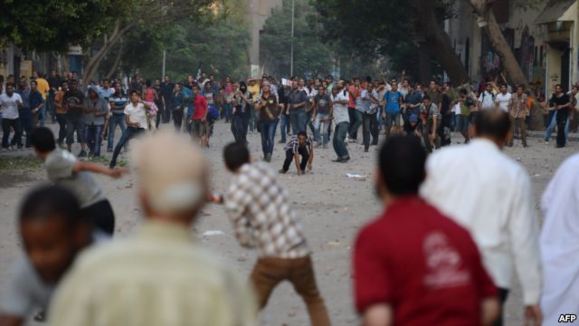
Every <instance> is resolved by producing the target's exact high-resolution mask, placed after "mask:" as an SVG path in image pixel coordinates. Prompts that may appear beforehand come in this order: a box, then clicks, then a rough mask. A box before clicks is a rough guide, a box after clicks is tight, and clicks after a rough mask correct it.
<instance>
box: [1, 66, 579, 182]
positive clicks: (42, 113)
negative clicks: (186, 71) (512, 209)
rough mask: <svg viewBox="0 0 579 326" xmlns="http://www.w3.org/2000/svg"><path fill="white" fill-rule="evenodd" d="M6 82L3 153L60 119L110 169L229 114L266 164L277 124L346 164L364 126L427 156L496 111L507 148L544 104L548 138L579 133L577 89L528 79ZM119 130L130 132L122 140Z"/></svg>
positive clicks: (66, 140) (68, 136)
mask: <svg viewBox="0 0 579 326" xmlns="http://www.w3.org/2000/svg"><path fill="white" fill-rule="evenodd" d="M0 77H1V76H0ZM0 82H1V83H2V88H1V89H2V94H1V95H0V111H1V112H2V129H3V137H2V150H13V149H18V148H22V147H30V141H29V138H30V137H29V135H30V133H31V130H32V128H33V127H36V126H43V125H44V124H45V121H46V119H47V117H48V118H49V119H50V117H52V119H53V121H55V122H58V125H59V132H58V144H59V145H60V146H64V144H66V146H67V148H68V149H69V151H70V150H71V146H72V144H74V143H75V142H78V143H80V144H81V151H80V153H79V155H78V156H79V157H85V156H89V157H99V156H100V155H101V144H102V142H103V141H105V142H106V149H107V152H111V153H113V157H112V159H111V162H110V165H111V167H114V166H115V165H116V164H117V157H118V155H119V154H120V153H121V151H122V150H123V148H124V147H125V145H126V144H127V142H128V141H129V140H130V139H131V138H133V137H134V136H136V135H138V134H140V133H141V132H144V131H146V130H152V129H157V128H159V126H160V124H162V123H171V122H172V123H173V125H174V127H175V129H176V130H178V131H184V132H187V133H189V134H191V135H192V136H193V137H195V138H196V139H197V140H198V141H199V143H200V145H201V146H202V147H209V144H210V138H211V136H212V135H213V130H214V123H215V122H216V121H218V120H220V119H223V120H224V121H225V122H226V123H230V124H231V132H232V135H233V138H234V140H235V141H238V142H247V135H248V133H250V132H256V131H257V132H259V133H260V134H261V142H262V150H263V159H264V160H265V161H267V162H270V161H271V158H272V155H273V151H274V147H275V145H274V144H275V143H276V141H275V138H276V134H277V133H278V131H277V130H278V129H279V136H280V143H282V144H286V141H287V138H288V136H291V135H293V136H297V134H298V133H299V132H306V133H307V134H309V135H308V141H311V142H312V143H313V144H314V146H313V147H314V148H318V147H322V148H327V146H328V145H329V143H330V139H332V144H333V148H334V151H335V153H336V160H335V161H336V162H342V163H344V162H348V161H349V160H350V154H349V151H348V144H349V143H357V142H358V134H359V133H360V130H361V131H362V133H361V134H362V140H361V141H360V142H359V143H360V144H361V145H363V146H364V150H365V151H366V152H367V151H369V148H370V146H376V145H377V144H378V142H379V137H380V134H381V133H384V134H385V135H386V136H389V135H390V134H408V135H415V136H416V137H418V138H420V140H421V143H422V144H423V146H424V147H425V149H426V150H427V152H432V151H433V150H436V149H438V148H441V147H444V146H447V145H450V144H451V143H452V139H451V138H452V133H453V132H457V133H460V134H461V135H462V137H463V141H464V142H468V141H469V140H470V136H469V132H468V130H469V127H470V126H472V124H473V121H474V120H475V119H476V116H477V115H478V114H479V113H480V112H481V111H484V110H494V109H500V110H502V111H505V112H508V113H509V115H510V116H511V119H512V131H511V133H510V138H509V142H508V143H507V145H508V146H512V145H513V138H514V136H518V138H520V139H521V143H522V146H524V147H527V146H528V142H527V130H528V126H529V124H530V120H531V112H532V111H533V110H540V111H541V112H542V113H543V119H544V121H543V123H544V126H545V128H546V131H545V141H546V142H549V140H550V139H551V136H552V133H553V132H554V131H555V129H556V130H557V136H556V139H557V147H564V146H565V145H566V142H567V139H568V133H569V131H570V130H571V131H576V130H577V120H578V119H577V118H576V115H577V114H578V112H579V104H578V103H579V102H578V99H579V93H578V89H579V87H578V86H575V87H573V88H572V90H571V91H569V92H565V91H564V89H563V88H562V87H561V85H556V86H555V88H554V89H555V92H554V94H553V95H552V96H551V98H550V99H548V100H547V99H546V98H545V96H543V95H540V94H535V92H533V91H531V90H526V89H525V87H524V86H522V85H520V86H516V87H511V86H509V85H507V84H501V85H499V84H497V83H496V82H492V81H491V82H488V83H481V85H480V86H479V87H478V89H475V88H474V87H472V86H469V85H465V86H459V87H453V86H452V85H451V84H450V83H448V82H446V83H442V84H440V83H438V82H436V81H431V82H430V84H429V85H428V86H425V85H422V84H421V83H414V84H412V83H411V82H410V81H409V80H408V79H407V78H406V77H405V76H404V75H403V76H401V78H400V80H397V79H391V80H378V81H377V80H372V78H370V77H367V78H365V79H360V78H353V79H352V80H349V81H346V80H334V78H333V77H332V76H328V77H326V78H325V79H322V78H320V79H311V80H304V79H300V78H297V77H294V78H291V79H288V80H286V79H282V80H281V81H278V80H276V79H275V78H274V77H272V76H263V78H261V79H256V78H250V79H248V80H247V81H240V82H234V81H232V79H231V78H230V77H225V78H224V79H223V80H222V81H218V80H216V79H215V77H214V76H213V75H209V76H207V75H206V74H205V73H200V74H199V75H198V76H195V77H194V76H193V75H189V76H188V77H187V79H186V80H184V81H181V82H177V83H174V82H172V81H171V79H170V78H169V77H168V76H166V77H165V78H164V79H163V80H154V81H151V80H143V79H142V78H140V77H139V76H138V75H135V76H133V78H131V79H125V80H113V81H110V80H102V81H101V82H99V83H97V82H91V83H88V85H79V80H78V79H76V78H75V75H73V74H67V78H64V79H63V78H61V77H60V76H59V75H58V74H56V73H55V72H52V73H51V75H50V77H48V78H46V76H44V75H43V74H39V75H36V76H34V77H33V78H31V79H30V80H28V79H26V78H21V79H20V80H19V81H18V82H15V80H14V76H9V78H8V79H7V81H6V82H4V80H3V78H0ZM278 126H279V128H278ZM117 129H120V131H121V137H120V139H118V140H117V143H116V144H115V134H116V133H117ZM11 133H12V137H10V135H11ZM332 134H333V136H332ZM75 135H76V137H75ZM24 136H25V137H26V138H25V139H26V140H25V141H24V142H23V140H22V139H23V138H24ZM310 156H311V155H310ZM302 172H303V171H302Z"/></svg>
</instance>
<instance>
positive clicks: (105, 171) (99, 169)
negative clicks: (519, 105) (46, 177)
mask: <svg viewBox="0 0 579 326" xmlns="http://www.w3.org/2000/svg"><path fill="white" fill-rule="evenodd" d="M72 170H73V172H75V173H78V172H83V171H84V172H92V173H97V174H102V175H106V176H109V177H111V178H114V179H118V178H120V177H122V176H123V174H125V173H127V172H128V170H127V169H121V168H115V169H109V168H107V167H104V166H102V165H99V164H95V163H91V162H84V161H77V162H76V163H75V164H74V166H73V168H72Z"/></svg>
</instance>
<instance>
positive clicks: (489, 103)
mask: <svg viewBox="0 0 579 326" xmlns="http://www.w3.org/2000/svg"><path fill="white" fill-rule="evenodd" d="M478 104H479V106H480V108H481V109H483V110H491V109H494V108H495V107H496V104H495V94H494V93H493V86H492V85H491V84H490V83H488V84H487V85H486V89H485V90H484V91H483V92H482V93H481V94H480V96H479V97H478Z"/></svg>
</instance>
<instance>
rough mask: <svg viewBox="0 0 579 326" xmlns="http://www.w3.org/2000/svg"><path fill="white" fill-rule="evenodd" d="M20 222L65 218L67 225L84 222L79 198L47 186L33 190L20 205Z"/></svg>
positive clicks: (64, 190)
mask: <svg viewBox="0 0 579 326" xmlns="http://www.w3.org/2000/svg"><path fill="white" fill-rule="evenodd" d="M18 218H19V220H20V222H21V223H22V222H24V221H30V220H40V219H52V218H64V219H65V221H66V225H68V226H74V225H77V224H78V223H79V222H84V221H85V220H84V218H83V216H82V214H81V209H80V202H79V200H78V198H77V197H76V196H75V195H74V194H73V193H72V192H71V191H70V190H68V189H66V188H64V187H62V186H57V185H47V186H41V187H38V188H35V189H33V190H31V191H30V192H29V193H28V194H26V196H25V197H24V200H23V201H22V203H21V204H20V210H19V213H18Z"/></svg>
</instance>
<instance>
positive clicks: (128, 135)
mask: <svg viewBox="0 0 579 326" xmlns="http://www.w3.org/2000/svg"><path fill="white" fill-rule="evenodd" d="M144 131H145V129H143V128H133V127H127V129H126V130H125V132H123V135H122V136H121V139H120V140H119V142H118V143H117V146H116V147H115V151H114V152H113V158H112V159H111V164H110V167H111V168H114V167H115V166H116V165H117V158H118V156H119V154H120V153H121V150H122V149H123V147H124V146H125V144H127V143H128V142H129V140H131V139H133V138H134V137H136V136H138V135H139V134H141V133H143V132H144Z"/></svg>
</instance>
